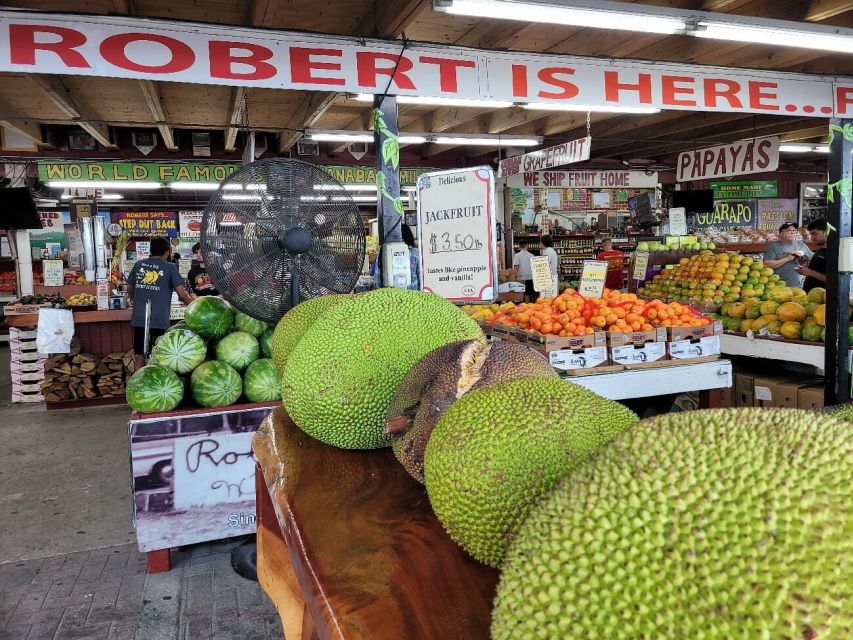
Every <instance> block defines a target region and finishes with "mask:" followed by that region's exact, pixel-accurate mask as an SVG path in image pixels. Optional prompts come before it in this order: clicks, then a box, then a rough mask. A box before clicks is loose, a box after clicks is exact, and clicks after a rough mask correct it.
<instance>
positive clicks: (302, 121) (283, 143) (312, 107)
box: [278, 91, 338, 153]
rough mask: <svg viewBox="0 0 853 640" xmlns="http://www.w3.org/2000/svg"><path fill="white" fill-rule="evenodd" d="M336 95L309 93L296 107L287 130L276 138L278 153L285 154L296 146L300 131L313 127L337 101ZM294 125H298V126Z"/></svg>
mask: <svg viewBox="0 0 853 640" xmlns="http://www.w3.org/2000/svg"><path fill="white" fill-rule="evenodd" d="M337 97H338V94H337V93H327V92H324V91H314V92H312V93H310V94H309V95H308V96H307V98H306V99H305V100H303V101H302V102H301V103H299V105H298V106H297V107H296V110H295V111H294V112H293V115H292V116H291V117H290V121H289V122H288V123H287V126H288V130H287V131H282V132H281V133H280V134H279V136H278V152H279V153H287V152H288V151H289V150H290V148H291V147H292V146H293V145H294V144H296V141H297V140H299V138H301V137H302V130H303V129H308V128H310V127H313V126H314V125H315V124H316V123H317V120H319V119H320V118H321V117H322V116H323V114H324V113H326V111H328V110H329V107H331V106H332V104H333V103H334V102H335V100H336V99H337ZM296 123H299V125H298V126H294V125H296Z"/></svg>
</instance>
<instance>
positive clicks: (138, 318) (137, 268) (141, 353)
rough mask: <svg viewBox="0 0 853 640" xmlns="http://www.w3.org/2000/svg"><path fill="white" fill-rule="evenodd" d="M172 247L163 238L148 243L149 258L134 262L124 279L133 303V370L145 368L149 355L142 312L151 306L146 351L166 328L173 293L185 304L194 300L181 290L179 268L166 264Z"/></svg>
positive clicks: (181, 283) (131, 322) (131, 320)
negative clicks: (149, 249)
mask: <svg viewBox="0 0 853 640" xmlns="http://www.w3.org/2000/svg"><path fill="white" fill-rule="evenodd" d="M171 253H172V246H171V245H170V244H169V241H168V239H166V238H154V239H152V240H151V256H150V257H149V258H145V259H144V260H139V261H137V263H136V264H134V265H133V269H131V271H130V275H129V276H128V278H127V295H128V297H129V298H130V299H131V300H132V301H133V315H132V316H131V319H130V324H131V326H132V327H133V351H134V354H135V364H136V368H137V369H140V368H142V367H143V366H144V365H145V358H146V356H147V355H148V353H146V350H145V309H146V307H147V306H148V304H149V303H150V306H151V316H150V320H149V332H148V351H149V352H150V350H151V346H152V345H153V344H154V341H155V340H156V339H157V338H159V337H160V336H162V335H163V334H164V333H165V332H166V329H168V328H169V309H170V308H171V306H172V291H175V292H177V294H178V298H180V300H181V302H183V303H184V304H189V303H190V302H192V301H193V299H194V298H195V296H194V295H190V294H189V293H187V292H186V290H185V289H184V281H183V280H182V279H181V274H179V273H178V268H177V267H176V266H175V265H174V264H172V262H170V261H169V258H170V255H171Z"/></svg>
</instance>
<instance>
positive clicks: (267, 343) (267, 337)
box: [258, 327, 273, 358]
mask: <svg viewBox="0 0 853 640" xmlns="http://www.w3.org/2000/svg"><path fill="white" fill-rule="evenodd" d="M272 332H273V328H272V327H270V328H269V329H267V330H266V331H264V332H263V333H262V334H261V337H260V339H259V340H258V342H260V343H261V356H263V357H264V358H272V342H271V340H272Z"/></svg>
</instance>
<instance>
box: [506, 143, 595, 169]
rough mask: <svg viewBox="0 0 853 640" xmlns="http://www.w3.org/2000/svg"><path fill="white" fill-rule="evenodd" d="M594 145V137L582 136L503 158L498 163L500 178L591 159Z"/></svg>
mask: <svg viewBox="0 0 853 640" xmlns="http://www.w3.org/2000/svg"><path fill="white" fill-rule="evenodd" d="M591 146H592V138H590V137H589V136H587V137H586V138H580V139H578V140H572V141H570V142H564V143H563V144H558V145H556V146H553V147H548V148H547V149H540V150H539V151H533V152H531V153H525V154H524V155H521V156H514V157H512V158H507V159H506V160H501V162H500V165H498V178H505V177H506V176H514V175H516V174H519V173H527V172H530V171H541V170H543V169H551V168H552V167H561V166H563V165H566V164H572V163H574V162H583V161H584V160H589V149H590V147H591Z"/></svg>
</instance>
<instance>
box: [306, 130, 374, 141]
mask: <svg viewBox="0 0 853 640" xmlns="http://www.w3.org/2000/svg"><path fill="white" fill-rule="evenodd" d="M308 137H309V138H311V139H312V140H316V141H317V142H373V134H372V133H369V132H368V133H356V132H354V131H353V132H346V131H329V132H322V131H312V132H308Z"/></svg>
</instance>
